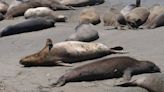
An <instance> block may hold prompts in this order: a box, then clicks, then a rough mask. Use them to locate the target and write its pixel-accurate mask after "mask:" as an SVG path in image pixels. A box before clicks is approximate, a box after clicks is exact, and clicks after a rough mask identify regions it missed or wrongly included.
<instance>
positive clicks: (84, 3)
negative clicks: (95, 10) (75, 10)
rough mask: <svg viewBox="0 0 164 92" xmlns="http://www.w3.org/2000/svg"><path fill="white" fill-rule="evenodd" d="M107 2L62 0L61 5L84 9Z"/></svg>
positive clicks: (98, 0) (100, 0)
mask: <svg viewBox="0 0 164 92" xmlns="http://www.w3.org/2000/svg"><path fill="white" fill-rule="evenodd" d="M104 2H105V0H60V3H61V4H63V5H67V6H73V7H84V6H91V5H98V4H102V3H104Z"/></svg>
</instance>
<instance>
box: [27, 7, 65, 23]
mask: <svg viewBox="0 0 164 92" xmlns="http://www.w3.org/2000/svg"><path fill="white" fill-rule="evenodd" d="M24 17H25V18H26V19H28V18H36V17H42V18H50V19H54V20H55V21H56V22H66V20H67V17H66V16H64V15H57V14H55V13H54V11H53V10H52V9H50V8H48V7H37V8H30V9H28V10H27V11H26V12H25V13H24Z"/></svg>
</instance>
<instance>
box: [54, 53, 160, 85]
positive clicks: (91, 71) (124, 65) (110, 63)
mask: <svg viewBox="0 0 164 92" xmlns="http://www.w3.org/2000/svg"><path fill="white" fill-rule="evenodd" d="M154 72H160V69H159V67H158V66H156V65H155V64H154V63H152V62H150V61H139V60H136V59H134V58H131V57H128V56H118V57H112V58H106V59H102V60H98V61H95V62H92V63H89V64H86V65H83V66H80V67H77V68H75V69H73V70H72V71H70V72H68V73H66V74H64V75H63V76H61V77H60V78H59V79H58V80H57V82H55V83H53V84H52V86H63V85H65V84H66V83H68V82H75V81H76V82H77V81H94V80H102V79H111V78H118V77H122V76H123V78H124V80H126V81H127V80H130V79H131V77H132V76H133V75H136V74H142V73H154Z"/></svg>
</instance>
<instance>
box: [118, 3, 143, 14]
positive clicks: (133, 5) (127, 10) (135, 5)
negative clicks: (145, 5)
mask: <svg viewBox="0 0 164 92" xmlns="http://www.w3.org/2000/svg"><path fill="white" fill-rule="evenodd" d="M140 2H141V1H140V0H136V4H130V5H127V6H125V7H124V8H123V9H121V11H120V13H121V14H122V15H123V16H126V15H127V14H128V13H130V11H132V10H133V9H135V8H136V7H139V6H140V4H141V3H140Z"/></svg>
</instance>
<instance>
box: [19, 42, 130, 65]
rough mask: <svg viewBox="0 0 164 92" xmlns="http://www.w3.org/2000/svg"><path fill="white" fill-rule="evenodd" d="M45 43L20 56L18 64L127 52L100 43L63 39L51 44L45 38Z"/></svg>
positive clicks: (49, 63) (63, 60)
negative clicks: (37, 50)
mask: <svg viewBox="0 0 164 92" xmlns="http://www.w3.org/2000/svg"><path fill="white" fill-rule="evenodd" d="M47 43H49V44H48V45H47V44H46V46H45V47H44V48H43V49H42V50H41V51H39V52H37V53H35V54H32V55H29V56H26V57H24V58H22V59H21V60H20V64H22V65H24V66H54V65H63V63H75V62H81V61H85V60H90V59H96V58H100V57H103V56H106V55H110V54H123V53H127V52H121V51H116V50H122V49H123V48H122V47H119V46H118V47H114V48H109V47H107V46H106V45H104V44H101V43H87V42H80V41H65V42H59V43H56V44H52V41H51V40H50V39H48V40H47ZM64 65H65V64H64Z"/></svg>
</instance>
